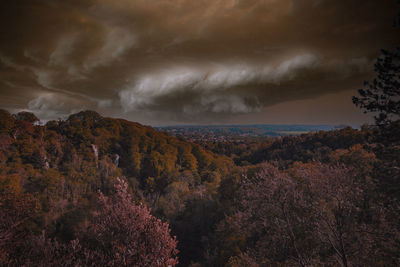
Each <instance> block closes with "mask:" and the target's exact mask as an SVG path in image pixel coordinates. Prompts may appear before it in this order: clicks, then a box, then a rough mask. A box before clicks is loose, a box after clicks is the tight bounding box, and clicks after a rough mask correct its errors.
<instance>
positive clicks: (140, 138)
mask: <svg viewBox="0 0 400 267" xmlns="http://www.w3.org/2000/svg"><path fill="white" fill-rule="evenodd" d="M398 129H399V127H398V122H393V124H392V126H391V128H387V129H383V130H382V129H379V128H376V127H364V128H362V129H361V130H356V129H352V128H350V127H348V128H344V129H340V130H335V131H320V132H317V133H308V134H303V135H299V136H286V137H282V138H274V139H249V140H247V141H246V140H244V141H239V142H238V141H234V142H226V141H223V142H217V141H212V142H208V141H202V142H198V143H192V142H188V141H185V140H184V138H181V137H174V136H170V135H168V134H167V133H163V132H158V131H156V130H154V129H153V128H152V127H149V126H143V125H141V124H139V123H135V122H130V121H126V120H122V119H113V118H105V117H102V116H101V115H99V114H98V113H96V112H93V111H83V112H79V113H77V114H73V115H71V116H70V117H69V118H68V119H66V120H59V121H49V122H47V123H46V124H45V125H41V124H40V123H39V120H38V118H37V117H36V116H35V115H34V114H32V113H27V112H20V113H18V114H15V115H11V114H10V113H9V112H7V111H4V110H1V111H0V192H1V195H0V196H1V199H0V200H1V201H0V203H1V205H0V212H1V213H0V218H1V219H0V230H1V231H0V248H1V250H0V252H1V253H0V260H1V261H0V262H2V263H7V264H9V265H11V266H19V265H21V264H26V263H27V262H28V263H29V262H30V263H29V264H28V266H37V265H44V266H47V265H48V266H50V265H52V266H75V265H76V264H78V263H79V264H80V265H93V264H94V265H96V264H97V265H99V264H100V265H103V264H106V265H109V266H120V265H121V264H122V265H125V266H130V265H131V264H129V263H126V261H125V260H124V258H123V260H122V259H121V258H120V256H118V255H121V253H123V254H124V253H128V255H131V254H129V253H132V251H133V250H132V249H131V248H132V247H136V249H137V250H138V251H140V255H137V254H134V255H133V256H132V255H131V256H130V257H133V258H134V259H135V262H137V263H138V262H142V263H140V264H142V265H143V264H144V262H146V259H149V258H152V257H153V258H154V259H157V255H161V254H160V253H163V254H162V255H164V256H163V260H164V261H165V266H168V264H171V265H175V264H176V263H177V261H179V265H178V266H244V265H249V266H277V265H281V266H297V265H301V266H307V262H308V263H310V262H311V263H312V262H314V263H316V264H317V263H318V264H320V263H321V264H322V263H323V264H327V266H333V265H335V264H337V263H338V262H339V263H340V264H344V263H343V262H346V261H351V262H353V263H357V264H359V265H363V266H371V265H377V266H395V263H396V261H398V256H396V255H398V253H397V252H398V251H399V249H398V240H400V238H399V236H400V235H399V234H398V229H397V228H396V227H395V225H397V223H398V222H399V221H400V220H399V214H400V213H399V212H398V211H399V206H398V201H397V199H398V197H399V194H398V190H397V189H398V177H399V171H398V170H399V166H398V165H399V160H398V159H399V158H398V156H399V151H400V149H399V140H398V135H396V134H395V133H396V131H398ZM396 136H397V137H396ZM388 137H390V138H388ZM138 216H139V217H138ZM140 216H142V217H140ZM159 219H161V220H162V221H163V222H165V223H162V221H160V220H159ZM137 220H139V221H137ZM142 225H145V226H142ZM132 227H136V228H134V229H133V230H132ZM141 227H142V228H141ZM143 227H144V228H143ZM169 227H170V230H171V232H169V231H170V230H169ZM337 229H340V231H343V234H341V235H340V236H338V235H337V232H336V231H338V230H337ZM359 229H361V231H359ZM135 233H141V234H140V235H139V236H135ZM170 235H171V236H172V237H171V236H170ZM173 236H176V239H175V238H174V237H173ZM389 236H390V238H388V237H389ZM326 237H327V238H329V239H326ZM141 238H144V240H145V241H141V242H143V243H140V242H139V241H138V240H141ZM77 242H78V243H77ZM159 242H165V243H164V244H165V245H163V246H160V245H158V244H159ZM77 244H78V245H77ZM143 244H146V245H145V246H143ZM337 244H343V251H342V250H336V249H335V248H336V247H337V246H338V245H337ZM176 246H177V249H178V250H179V253H178V254H176V253H177V251H176V250H175V247H176ZM160 247H164V248H166V249H165V250H164V251H160V252H157V253H155V252H154V251H155V250H157V248H160ZM296 247H297V249H296ZM360 247H362V251H358V250H359V248H360ZM149 249H150V251H149ZM129 251H130V252H129ZM371 251H374V252H373V253H374V254H373V255H372V254H371V253H372V252H371ZM43 253H45V254H43ZM138 253H139V252H138ZM102 255H106V256H104V257H106V258H103V256H102ZM175 256H177V257H175ZM71 257H72V258H73V259H74V260H72V261H70V262H69V263H68V264H67V263H65V261H67V259H69V258H71ZM107 257H108V258H107ZM126 257H128V256H126ZM138 257H139V258H138ZM128 258H129V257H128ZM106 260H112V261H113V262H114V260H117V262H118V260H120V261H119V263H115V262H114V263H110V262H108V263H107V261H106ZM60 262H62V264H61V263H60ZM105 262H106V263H105ZM167 263H168V264H167ZM138 264H139V263H138ZM140 264H139V266H141V265H140ZM318 264H317V265H318ZM144 266H154V264H153V263H149V264H147V265H146V264H144ZM162 266H164V265H162Z"/></svg>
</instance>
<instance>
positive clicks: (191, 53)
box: [0, 0, 400, 124]
mask: <svg viewBox="0 0 400 267" xmlns="http://www.w3.org/2000/svg"><path fill="white" fill-rule="evenodd" d="M395 13H396V4H395V1H384V3H378V2H377V1H374V0H367V1H361V0H350V1H340V2H339V1H333V0H305V1H295V0H279V1H278V0H200V1H191V0H155V1H146V0H113V1H112V0H97V1H95V0H83V1H74V0H67V1H50V0H35V1H27V0H26V1H9V2H8V3H5V4H2V8H1V11H0V31H1V32H2V34H1V36H0V107H2V108H8V109H27V110H32V111H34V112H37V113H38V114H39V116H41V117H42V118H46V119H51V118H57V117H60V116H65V115H67V114H70V113H71V112H74V111H77V110H80V109H87V108H90V109H96V110H98V111H100V112H102V113H105V114H107V115H112V116H122V117H126V118H128V119H131V120H138V121H140V122H144V123H152V124H166V123H185V122H190V123H194V122H205V121H208V122H224V121H225V120H226V119H229V120H230V121H232V120H233V122H234V119H232V118H235V116H238V115H240V114H250V115H251V114H255V113H261V114H262V113H263V112H265V109H266V108H267V107H270V106H272V105H279V104H280V103H283V102H286V101H295V100H302V99H314V98H316V97H318V96H322V95H325V94H328V93H333V94H335V93H338V94H339V93H340V92H343V91H346V90H355V89H357V88H358V87H357V88H354V85H355V84H356V85H357V84H359V86H361V85H362V81H363V80H365V79H369V78H371V77H372V75H373V73H372V70H373V67H372V66H373V62H374V59H375V58H376V56H377V55H378V54H379V49H380V48H384V47H385V48H390V47H392V46H394V45H396V44H398V43H399V41H400V37H399V36H400V34H398V32H396V31H397V30H396V29H394V28H392V27H391V22H392V18H393V17H394V16H395ZM293 103H297V102H293ZM338 104H339V103H338ZM286 106H287V105H286ZM286 106H285V108H286ZM292 108H293V109H294V110H295V109H296V104H294V105H293V107H292ZM257 116H258V117H259V115H257ZM277 116H279V114H277ZM349 116H350V117H351V116H352V115H351V114H349ZM346 117H348V116H346ZM344 119H345V118H344Z"/></svg>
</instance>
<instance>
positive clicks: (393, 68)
mask: <svg viewBox="0 0 400 267" xmlns="http://www.w3.org/2000/svg"><path fill="white" fill-rule="evenodd" d="M375 72H376V73H377V77H376V78H375V79H374V80H373V81H372V82H368V81H366V82H364V86H365V88H364V89H359V90H358V93H359V94H360V96H353V103H354V104H355V105H356V106H357V107H360V108H362V109H364V113H367V112H377V113H378V114H377V115H376V116H375V121H376V124H377V125H379V126H385V125H387V124H389V123H390V122H392V121H396V120H398V119H399V116H400V47H398V48H397V49H396V50H395V51H393V52H391V51H388V50H382V56H380V57H378V59H377V61H376V63H375Z"/></svg>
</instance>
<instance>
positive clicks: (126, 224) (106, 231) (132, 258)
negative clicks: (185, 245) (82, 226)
mask: <svg viewBox="0 0 400 267" xmlns="http://www.w3.org/2000/svg"><path fill="white" fill-rule="evenodd" d="M127 188H128V185H127V183H126V182H125V181H124V180H122V179H117V183H116V184H115V193H114V194H112V195H111V196H110V197H107V196H105V195H103V194H102V193H100V195H99V199H98V208H97V210H96V212H94V214H93V218H92V221H91V223H90V225H89V228H88V232H87V235H86V237H85V238H81V239H80V240H79V239H74V240H72V241H70V242H67V243H64V242H59V241H58V240H56V239H52V238H49V237H47V236H46V233H45V232H44V231H43V232H42V234H41V235H39V236H34V235H31V236H28V237H25V238H21V236H20V235H17V234H15V233H14V232H15V231H14V229H15V228H17V227H18V226H19V225H21V223H23V222H24V221H26V220H27V219H28V218H30V216H29V214H28V213H27V211H26V210H27V207H29V205H31V201H28V202H27V200H25V199H18V201H17V200H15V198H14V197H6V196H8V195H4V196H1V197H2V198H1V199H0V200H1V201H0V215H2V216H1V218H2V219H1V220H0V265H3V264H4V265H8V266H137V267H138V266H143V267H153V266H154V267H167V266H175V265H176V264H177V263H178V259H177V257H176V255H177V253H178V251H177V249H176V246H177V241H176V239H175V237H174V238H173V237H171V236H170V229H169V225H168V224H167V223H163V222H161V220H159V219H157V218H155V217H154V216H152V215H151V214H150V211H149V210H148V209H147V208H146V207H145V206H144V205H135V203H134V201H133V199H132V197H131V195H130V194H129V193H128V191H127ZM10 201H11V202H12V203H11V204H12V205H11V208H9V207H8V206H10V204H9V202H10ZM31 210H33V209H31ZM22 212H23V213H22Z"/></svg>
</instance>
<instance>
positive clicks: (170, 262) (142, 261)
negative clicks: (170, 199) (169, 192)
mask: <svg viewBox="0 0 400 267" xmlns="http://www.w3.org/2000/svg"><path fill="white" fill-rule="evenodd" d="M115 190H116V192H115V193H114V194H113V195H112V196H111V197H107V196H105V195H103V194H102V193H100V197H99V208H98V210H97V212H96V213H95V214H94V218H93V223H92V224H91V229H90V231H89V235H90V236H89V238H90V239H92V242H93V246H94V247H93V248H94V249H93V250H92V253H93V254H94V255H96V256H95V257H93V259H95V260H96V261H98V262H94V263H95V265H98V266H160V267H161V266H165V267H166V266H175V265H176V264H177V263H178V259H177V257H176V254H177V252H178V251H177V249H176V245H177V241H176V239H175V237H174V238H172V237H171V236H170V229H169V225H168V224H167V223H163V222H161V220H159V219H157V218H155V217H154V216H152V215H151V214H150V211H149V210H148V209H147V208H146V207H145V206H144V205H142V204H140V205H135V203H134V201H133V199H132V197H131V195H130V194H129V193H128V191H127V190H128V184H127V183H126V182H125V181H124V180H122V179H118V180H117V183H116V185H115Z"/></svg>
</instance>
